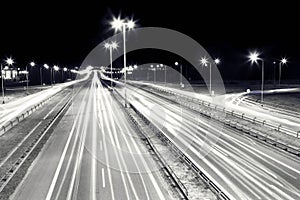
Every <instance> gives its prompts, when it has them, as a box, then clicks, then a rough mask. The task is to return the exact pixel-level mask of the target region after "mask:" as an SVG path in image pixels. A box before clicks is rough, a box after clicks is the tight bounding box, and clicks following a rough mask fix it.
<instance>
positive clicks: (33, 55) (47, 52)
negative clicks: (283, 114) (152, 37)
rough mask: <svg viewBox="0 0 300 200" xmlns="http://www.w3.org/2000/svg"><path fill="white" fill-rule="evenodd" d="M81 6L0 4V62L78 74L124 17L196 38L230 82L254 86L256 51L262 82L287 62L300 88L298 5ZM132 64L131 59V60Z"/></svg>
mask: <svg viewBox="0 0 300 200" xmlns="http://www.w3.org/2000/svg"><path fill="white" fill-rule="evenodd" d="M50 2H51V3H50ZM83 2H84V3H83ZM83 2H82V3H74V2H72V3H71V2H69V3H64V4H62V3H59V2H53V1H49V2H48V3H47V2H45V1H40V3H36V2H35V3H33V2H32V3H28V2H26V3H21V4H20V3H17V2H16V1H15V2H14V1H9V2H7V3H1V12H0V24H1V33H0V36H1V37H0V57H1V59H5V58H6V57H7V56H12V57H14V58H15V59H16V62H17V64H18V66H22V65H23V66H24V65H25V63H28V62H30V61H31V60H34V61H35V62H37V63H49V64H58V65H60V66H67V67H74V66H78V65H80V63H81V62H82V60H83V59H84V58H85V56H86V55H87V54H88V53H89V52H90V51H91V50H92V49H93V48H94V47H95V46H97V45H98V44H99V43H100V42H101V41H103V40H104V39H106V38H108V37H109V36H111V35H112V34H113V31H111V30H110V29H109V24H108V21H109V20H110V19H111V16H112V15H118V14H119V13H121V14H122V16H133V17H134V19H138V20H139V21H138V24H139V26H140V27H147V26H154V27H165V28H170V29H174V30H177V31H180V32H182V33H184V34H186V35H188V36H190V37H192V38H194V39H195V40H197V41H198V42H199V43H200V44H201V45H202V46H204V47H205V48H206V50H207V51H208V52H209V53H210V55H211V56H213V57H220V58H221V59H222V64H221V65H220V71H221V73H222V75H223V77H224V78H225V79H227V80H231V79H256V78H257V79H259V77H260V76H259V73H257V72H258V71H257V70H258V69H256V68H250V67H249V65H250V64H249V63H247V58H246V56H247V54H248V52H249V50H253V49H257V50H259V51H261V52H263V54H262V57H263V58H264V59H265V61H266V72H267V78H268V77H269V78H270V79H271V75H268V74H272V69H273V68H272V67H273V61H274V60H278V59H279V58H281V57H284V56H286V57H287V58H288V59H289V61H290V62H289V64H288V66H287V67H288V69H285V70H284V72H283V73H284V74H283V75H284V76H285V78H288V79H298V80H299V77H300V67H299V63H300V62H299V61H300V55H299V53H298V52H299V47H300V31H299V26H300V23H299V19H300V14H299V13H300V12H299V11H298V10H297V8H298V7H297V5H296V3H294V4H292V3H290V2H288V1H279V3H272V4H266V3H265V4H264V5H262V4H261V3H260V2H259V1H236V2H233V1H231V2H229V1H223V2H222V3H219V2H217V1H199V4H200V5H197V4H196V3H192V2H193V1H191V3H189V1H178V2H180V3H176V2H175V1H170V3H166V2H164V3H163V1H139V3H137V2H133V1H119V2H117V1H106V2H104V1H98V2H88V1H83ZM200 30H201V31H200ZM203 30H205V31H203ZM137 55H138V54H137ZM130 59H136V58H135V57H134V55H132V57H131V58H130V57H129V62H130ZM159 59H161V58H157V60H158V61H159Z"/></svg>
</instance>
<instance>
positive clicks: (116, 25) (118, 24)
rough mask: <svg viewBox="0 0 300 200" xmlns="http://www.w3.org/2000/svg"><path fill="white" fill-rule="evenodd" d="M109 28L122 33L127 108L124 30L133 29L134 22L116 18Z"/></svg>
mask: <svg viewBox="0 0 300 200" xmlns="http://www.w3.org/2000/svg"><path fill="white" fill-rule="evenodd" d="M110 24H111V27H112V28H113V29H115V31H119V30H120V31H122V32H123V50H124V70H125V72H124V81H125V107H127V94H126V82H127V81H126V74H127V70H126V29H127V28H128V30H132V29H133V28H134V27H135V22H134V21H133V20H132V19H131V20H124V19H120V17H118V18H114V19H113V21H112V22H111V23H110Z"/></svg>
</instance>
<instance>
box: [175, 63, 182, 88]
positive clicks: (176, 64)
mask: <svg viewBox="0 0 300 200" xmlns="http://www.w3.org/2000/svg"><path fill="white" fill-rule="evenodd" d="M174 64H175V66H178V65H179V63H178V62H175V63H174ZM180 87H183V83H182V65H180Z"/></svg>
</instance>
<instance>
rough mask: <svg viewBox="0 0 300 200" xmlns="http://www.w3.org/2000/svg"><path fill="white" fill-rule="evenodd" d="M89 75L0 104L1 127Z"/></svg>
mask: <svg viewBox="0 0 300 200" xmlns="http://www.w3.org/2000/svg"><path fill="white" fill-rule="evenodd" d="M87 77H88V76H86V77H84V78H82V79H79V80H76V81H71V82H67V83H62V84H57V85H54V86H53V87H50V88H48V89H45V90H42V91H40V92H37V93H34V94H31V95H28V96H26V97H24V98H19V99H16V100H15V101H12V102H9V103H7V104H3V105H0V127H2V126H3V125H5V124H7V123H8V122H9V121H11V120H12V119H15V118H16V117H17V116H19V115H21V114H22V113H24V112H26V111H27V110H28V109H30V108H31V107H33V106H35V105H37V104H38V103H40V102H42V101H44V100H46V99H48V98H50V97H52V96H53V95H55V94H57V93H58V92H60V91H62V90H64V89H65V88H67V87H69V86H72V85H74V84H76V83H79V82H81V81H84V80H86V79H87Z"/></svg>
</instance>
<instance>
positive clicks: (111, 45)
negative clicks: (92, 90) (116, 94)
mask: <svg viewBox="0 0 300 200" xmlns="http://www.w3.org/2000/svg"><path fill="white" fill-rule="evenodd" d="M104 47H105V48H106V49H109V58H110V79H111V80H110V87H111V88H112V79H113V78H112V50H113V49H117V48H118V44H117V43H116V42H111V43H105V44H104Z"/></svg>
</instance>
